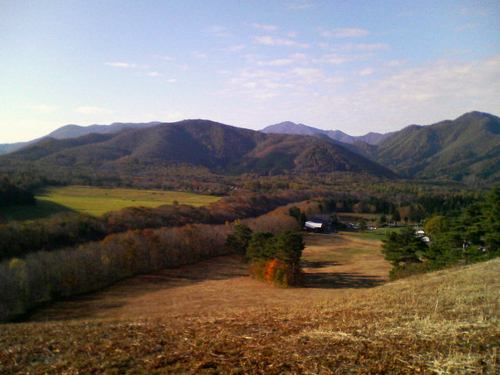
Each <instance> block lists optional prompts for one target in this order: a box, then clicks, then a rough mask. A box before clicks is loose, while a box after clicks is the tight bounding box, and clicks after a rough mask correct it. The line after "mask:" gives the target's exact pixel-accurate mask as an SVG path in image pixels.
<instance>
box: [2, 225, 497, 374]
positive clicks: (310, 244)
mask: <svg viewBox="0 0 500 375" xmlns="http://www.w3.org/2000/svg"><path fill="white" fill-rule="evenodd" d="M306 242H307V247H306V249H305V251H304V257H305V262H306V264H305V267H306V269H305V270H306V273H307V275H306V285H305V287H302V288H277V287H273V286H271V285H268V284H265V283H262V282H260V281H257V280H253V279H251V278H249V277H248V276H245V274H246V273H245V266H244V264H242V263H241V262H240V261H238V259H237V257H236V258H235V257H232V258H227V257H221V258H214V259H211V260H209V261H207V262H204V263H199V264H193V265H189V266H184V267H180V268H178V269H175V270H165V271H164V272H161V273H159V274H156V275H143V276H140V277H136V278H132V279H129V280H126V281H124V282H121V283H118V284H116V285H114V286H112V287H110V288H108V289H107V290H105V291H102V292H99V293H96V294H92V295H88V296H82V297H81V298H78V299H74V300H71V301H63V302H61V304H59V305H54V306H52V307H51V308H50V309H48V310H46V311H45V312H40V314H37V315H35V316H33V317H32V318H33V320H32V321H31V322H26V323H18V324H4V325H2V326H0V373H2V374H25V373H26V374H27V373H29V374H61V373H67V374H77V373H82V374H83V373H93V374H115V373H116V374H167V373H168V374H171V373H179V374H498V373H499V366H500V355H499V354H500V353H499V347H500V278H499V277H498V274H499V273H500V259H498V260H493V261H490V262H486V263H480V264H476V265H470V266H465V267H457V268H454V269H450V270H444V271H439V272H436V273H431V274H427V275H419V276H415V277H411V278H408V279H405V280H400V281H397V282H387V271H388V266H387V264H386V263H385V262H384V260H383V258H381V257H380V253H378V252H377V249H376V243H375V242H374V241H373V240H372V239H363V238H362V236H358V235H356V234H353V233H347V234H343V235H307V236H306ZM342 248H344V249H345V250H346V251H349V250H352V252H351V253H350V254H349V256H346V257H345V259H344V260H342V259H339V258H336V260H332V259H335V257H334V256H333V253H337V254H340V253H342V252H343V250H342Z"/></svg>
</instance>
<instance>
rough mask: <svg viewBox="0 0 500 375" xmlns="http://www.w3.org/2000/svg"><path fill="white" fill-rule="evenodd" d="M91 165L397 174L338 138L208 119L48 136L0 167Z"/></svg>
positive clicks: (7, 158) (230, 171) (4, 159)
mask: <svg viewBox="0 0 500 375" xmlns="http://www.w3.org/2000/svg"><path fill="white" fill-rule="evenodd" d="M23 165H24V166H26V165H34V166H37V167H39V168H59V167H70V168H73V169H75V168H93V169H95V170H100V171H102V170H107V171H109V170H114V171H122V170H124V169H127V168H129V169H130V166H135V167H136V168H138V167H140V168H143V167H147V166H154V167H159V166H160V167H161V166H172V165H188V166H196V167H204V168H208V170H210V172H211V173H215V174H242V173H257V174H262V175H269V174H281V173H285V172H286V173H288V172H293V173H299V174H300V173H328V172H336V171H347V172H359V173H367V174H370V175H375V176H384V177H394V176H395V174H394V173H392V172H390V171H389V170H388V169H386V168H384V167H381V166H379V165H378V164H376V163H375V162H373V161H371V160H369V159H367V158H365V157H363V156H361V155H359V154H356V153H354V152H352V151H350V150H348V149H347V148H345V147H343V146H342V145H340V144H338V143H337V142H335V141H332V140H329V139H324V138H319V137H310V136H298V135H284V134H264V133H261V132H257V131H252V130H247V129H241V128H236V127H232V126H228V125H223V124H219V123H216V122H212V121H207V120H185V121H181V122H176V123H166V124H160V125H156V126H152V127H147V128H143V129H129V130H124V131H122V132H119V133H112V134H89V135H85V136H83V137H79V138H71V139H63V140H57V139H53V138H47V139H44V140H42V141H40V142H39V143H37V144H35V145H32V146H28V147H26V148H24V149H22V150H19V151H17V152H14V153H12V154H9V155H3V156H2V157H0V167H1V168H7V167H10V168H14V167H18V166H19V167H22V166H23Z"/></svg>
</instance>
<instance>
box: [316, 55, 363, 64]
mask: <svg viewBox="0 0 500 375" xmlns="http://www.w3.org/2000/svg"><path fill="white" fill-rule="evenodd" d="M358 58H359V57H358V56H356V55H346V54H338V53H330V54H326V55H323V56H321V57H320V58H316V59H313V60H312V62H313V63H315V64H332V65H341V64H345V63H348V62H351V61H355V60H357V59H358Z"/></svg>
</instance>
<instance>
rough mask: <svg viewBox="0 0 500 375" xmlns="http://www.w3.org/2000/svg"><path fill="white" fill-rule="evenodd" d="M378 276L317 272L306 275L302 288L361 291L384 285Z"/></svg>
mask: <svg viewBox="0 0 500 375" xmlns="http://www.w3.org/2000/svg"><path fill="white" fill-rule="evenodd" d="M384 283H385V281H384V280H382V279H380V278H379V277H378V276H369V275H363V274H356V273H346V272H317V273H306V274H305V277H304V285H303V287H304V288H317V289H346V288H349V289H352V288H354V289H362V288H373V287H375V286H379V285H382V284H384Z"/></svg>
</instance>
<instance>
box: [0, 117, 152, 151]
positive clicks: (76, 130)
mask: <svg viewBox="0 0 500 375" xmlns="http://www.w3.org/2000/svg"><path fill="white" fill-rule="evenodd" d="M158 124H160V122H158V121H153V122H146V123H132V122H115V123H113V124H111V125H89V126H80V125H72V124H71V125H65V126H62V127H60V128H59V129H56V130H54V131H53V132H52V133H50V134H48V135H46V136H44V137H42V138H38V139H35V140H32V141H28V142H18V143H10V144H8V143H6V144H0V155H3V154H8V153H10V152H14V151H17V150H20V149H21V148H23V147H26V146H28V145H30V144H33V143H36V142H39V141H40V140H42V139H44V138H54V139H66V138H76V137H80V136H83V135H87V134H91V133H100V134H109V133H116V132H119V131H121V130H123V129H137V128H146V127H150V126H155V125H158Z"/></svg>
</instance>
